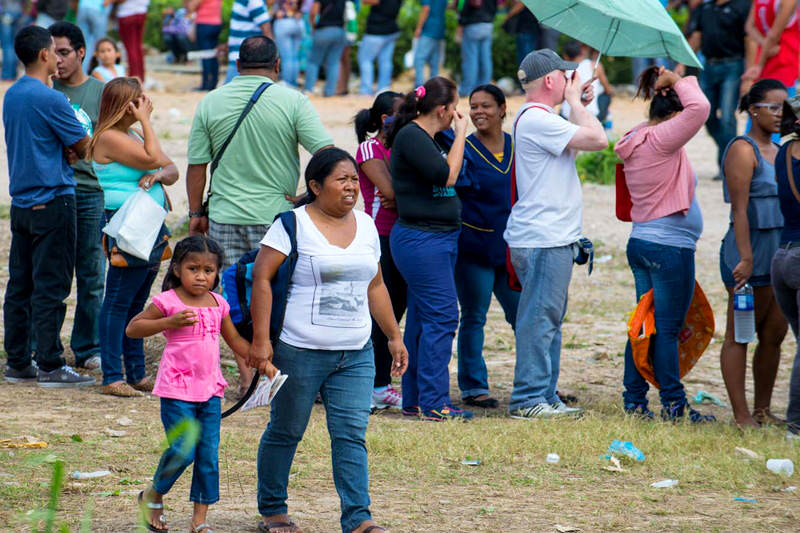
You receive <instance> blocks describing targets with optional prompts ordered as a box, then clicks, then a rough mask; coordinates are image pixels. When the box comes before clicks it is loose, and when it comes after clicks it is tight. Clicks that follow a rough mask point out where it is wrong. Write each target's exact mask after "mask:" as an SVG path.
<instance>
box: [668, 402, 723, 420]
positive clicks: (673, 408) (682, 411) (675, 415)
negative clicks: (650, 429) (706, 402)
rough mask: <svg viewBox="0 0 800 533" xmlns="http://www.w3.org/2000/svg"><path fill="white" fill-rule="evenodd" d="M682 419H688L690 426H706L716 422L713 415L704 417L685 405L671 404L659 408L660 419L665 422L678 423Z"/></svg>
mask: <svg viewBox="0 0 800 533" xmlns="http://www.w3.org/2000/svg"><path fill="white" fill-rule="evenodd" d="M687 411H688V412H687ZM684 417H688V418H689V421H690V422H691V423H692V424H706V423H709V422H716V421H717V419H716V417H715V416H714V415H704V414H702V413H700V412H699V411H695V410H694V409H692V408H691V407H689V405H688V404H685V403H673V404H670V405H664V406H663V407H662V408H661V418H662V419H663V420H665V421H669V422H678V421H680V420H681V419H683V418H684Z"/></svg>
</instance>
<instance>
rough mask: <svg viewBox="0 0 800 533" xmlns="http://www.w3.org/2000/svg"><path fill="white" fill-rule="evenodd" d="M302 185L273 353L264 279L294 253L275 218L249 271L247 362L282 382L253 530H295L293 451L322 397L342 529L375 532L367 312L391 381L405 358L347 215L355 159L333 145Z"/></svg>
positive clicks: (366, 232) (353, 216)
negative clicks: (276, 372)
mask: <svg viewBox="0 0 800 533" xmlns="http://www.w3.org/2000/svg"><path fill="white" fill-rule="evenodd" d="M305 179H306V187H307V191H308V192H307V202H308V203H307V204H306V205H303V206H301V207H298V208H296V209H295V210H294V214H295V216H296V219H297V253H298V259H297V264H296V266H295V270H294V273H293V275H292V278H291V281H290V288H289V292H288V294H289V295H288V299H287V301H286V314H285V318H284V323H283V329H282V331H281V334H280V338H279V341H278V342H277V343H276V345H275V346H274V347H273V346H272V345H271V344H270V341H269V338H268V337H269V335H268V332H269V320H270V313H271V309H272V290H271V287H270V280H271V279H272V278H273V277H274V276H275V274H276V272H277V271H278V268H279V267H280V265H281V264H282V263H283V261H284V260H285V259H286V257H287V256H288V255H289V254H290V253H291V250H292V245H291V241H290V239H289V235H288V234H287V233H286V230H285V229H284V227H283V224H282V223H281V222H280V221H276V222H275V223H274V224H273V225H272V226H271V227H270V228H269V231H267V234H266V236H265V237H264V240H262V241H261V250H260V251H259V253H258V257H257V258H256V262H255V265H254V267H253V289H252V298H251V304H250V309H251V313H252V317H253V342H252V345H251V348H250V354H249V358H248V364H249V366H251V367H252V368H256V369H258V371H259V372H260V373H262V374H263V373H265V372H266V371H268V367H269V363H270V361H272V363H273V364H274V365H275V366H276V367H277V368H279V369H280V370H281V372H282V373H283V374H286V375H287V376H288V377H287V379H286V382H285V383H284V385H283V388H282V389H281V392H280V394H278V395H276V396H275V399H274V400H273V401H272V408H271V414H270V422H269V425H268V426H267V429H266V431H265V432H264V434H263V435H262V437H261V444H260V446H259V450H258V510H259V512H260V514H261V516H262V520H261V521H260V522H259V525H258V529H259V531H264V532H270V533H295V532H299V531H301V529H300V528H299V527H298V526H297V525H296V524H294V523H293V522H292V521H291V520H290V519H289V516H288V514H287V512H288V508H287V506H286V498H287V494H286V491H287V486H288V484H289V471H290V469H291V466H292V461H293V459H294V454H295V450H296V448H297V444H298V442H300V440H301V439H302V437H303V433H304V432H305V429H306V425H307V424H308V420H309V417H310V415H311V409H312V407H313V406H314V399H315V397H316V395H317V393H319V394H320V395H321V397H322V403H323V404H324V405H325V412H326V416H327V423H328V432H329V433H330V437H331V451H332V460H333V479H334V483H335V485H336V490H337V492H338V493H339V497H340V499H341V505H342V515H341V526H342V531H343V532H345V533H349V532H351V531H352V532H356V533H370V532H371V533H377V531H383V528H381V527H379V526H377V525H376V524H375V522H373V521H372V516H371V513H370V510H369V504H370V499H369V471H368V465H367V449H366V446H365V435H366V431H367V422H368V420H369V413H370V399H371V397H372V385H373V377H374V375H375V361H374V356H373V346H372V342H371V340H370V334H371V331H372V321H371V319H370V315H371V316H372V317H374V319H375V321H376V322H377V323H378V325H379V326H380V328H381V330H383V332H384V334H385V335H386V337H387V338H388V347H389V353H391V356H392V365H391V374H392V375H393V376H396V377H399V376H401V375H402V374H403V372H405V369H406V366H407V365H408V353H407V352H406V348H405V346H404V345H403V339H402V336H401V334H400V328H399V326H398V325H397V320H395V317H394V312H393V311H392V302H391V301H390V300H389V294H388V292H387V290H386V286H385V285H384V283H383V278H382V275H381V268H380V263H379V261H380V256H381V248H380V242H379V239H378V232H377V231H376V229H375V224H374V223H373V221H372V219H371V218H370V217H369V215H367V214H366V213H364V212H363V211H360V210H354V209H353V208H354V207H355V205H356V201H357V200H358V192H359V185H358V174H357V172H356V163H355V161H354V160H353V158H352V156H350V154H348V153H347V152H345V151H343V150H340V149H338V148H328V149H325V150H320V151H319V152H317V153H316V154H314V156H313V157H312V158H311V161H310V162H309V163H308V167H307V168H306V172H305ZM273 350H274V351H273Z"/></svg>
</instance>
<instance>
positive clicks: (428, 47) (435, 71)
mask: <svg viewBox="0 0 800 533" xmlns="http://www.w3.org/2000/svg"><path fill="white" fill-rule="evenodd" d="M441 43H442V41H440V40H438V39H432V38H430V37H426V36H424V35H421V36H420V38H419V39H418V40H417V51H416V52H415V53H414V86H416V87H419V86H420V85H422V84H423V83H425V80H428V79H430V78H435V77H436V76H438V75H439V61H440V58H439V56H440V51H441ZM425 65H428V67H430V74H429V75H428V76H425Z"/></svg>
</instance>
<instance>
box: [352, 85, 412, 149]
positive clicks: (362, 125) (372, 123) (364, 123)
mask: <svg viewBox="0 0 800 533" xmlns="http://www.w3.org/2000/svg"><path fill="white" fill-rule="evenodd" d="M400 98H403V95H402V94H400V93H396V92H394V91H383V92H382V93H380V94H379V95H378V96H376V97H375V101H374V102H372V107H370V108H369V109H362V110H361V111H359V112H358V113H356V116H355V119H354V120H353V123H354V124H355V127H356V137H357V138H358V142H359V143H363V142H364V141H366V140H367V134H369V133H372V132H378V131H380V129H381V127H383V120H382V119H381V117H383V115H388V116H392V115H393V114H394V105H395V102H396V101H397V100H398V99H400Z"/></svg>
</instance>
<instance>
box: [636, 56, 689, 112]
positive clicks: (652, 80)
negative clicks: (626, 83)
mask: <svg viewBox="0 0 800 533" xmlns="http://www.w3.org/2000/svg"><path fill="white" fill-rule="evenodd" d="M659 69H660V67H659V66H657V65H654V66H652V67H648V68H646V69H645V70H644V72H642V74H641V76H639V87H638V89H637V90H636V96H637V97H638V96H641V97H642V98H643V99H645V100H650V99H652V102H651V103H650V113H649V118H650V120H653V119H660V118H666V117H668V116H670V115H671V114H673V113H675V112H676V111H683V104H682V103H681V99H680V98H679V97H678V93H677V92H675V89H673V88H672V87H670V88H668V89H667V90H666V91H663V92H665V94H662V91H656V80H658V71H659Z"/></svg>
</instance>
